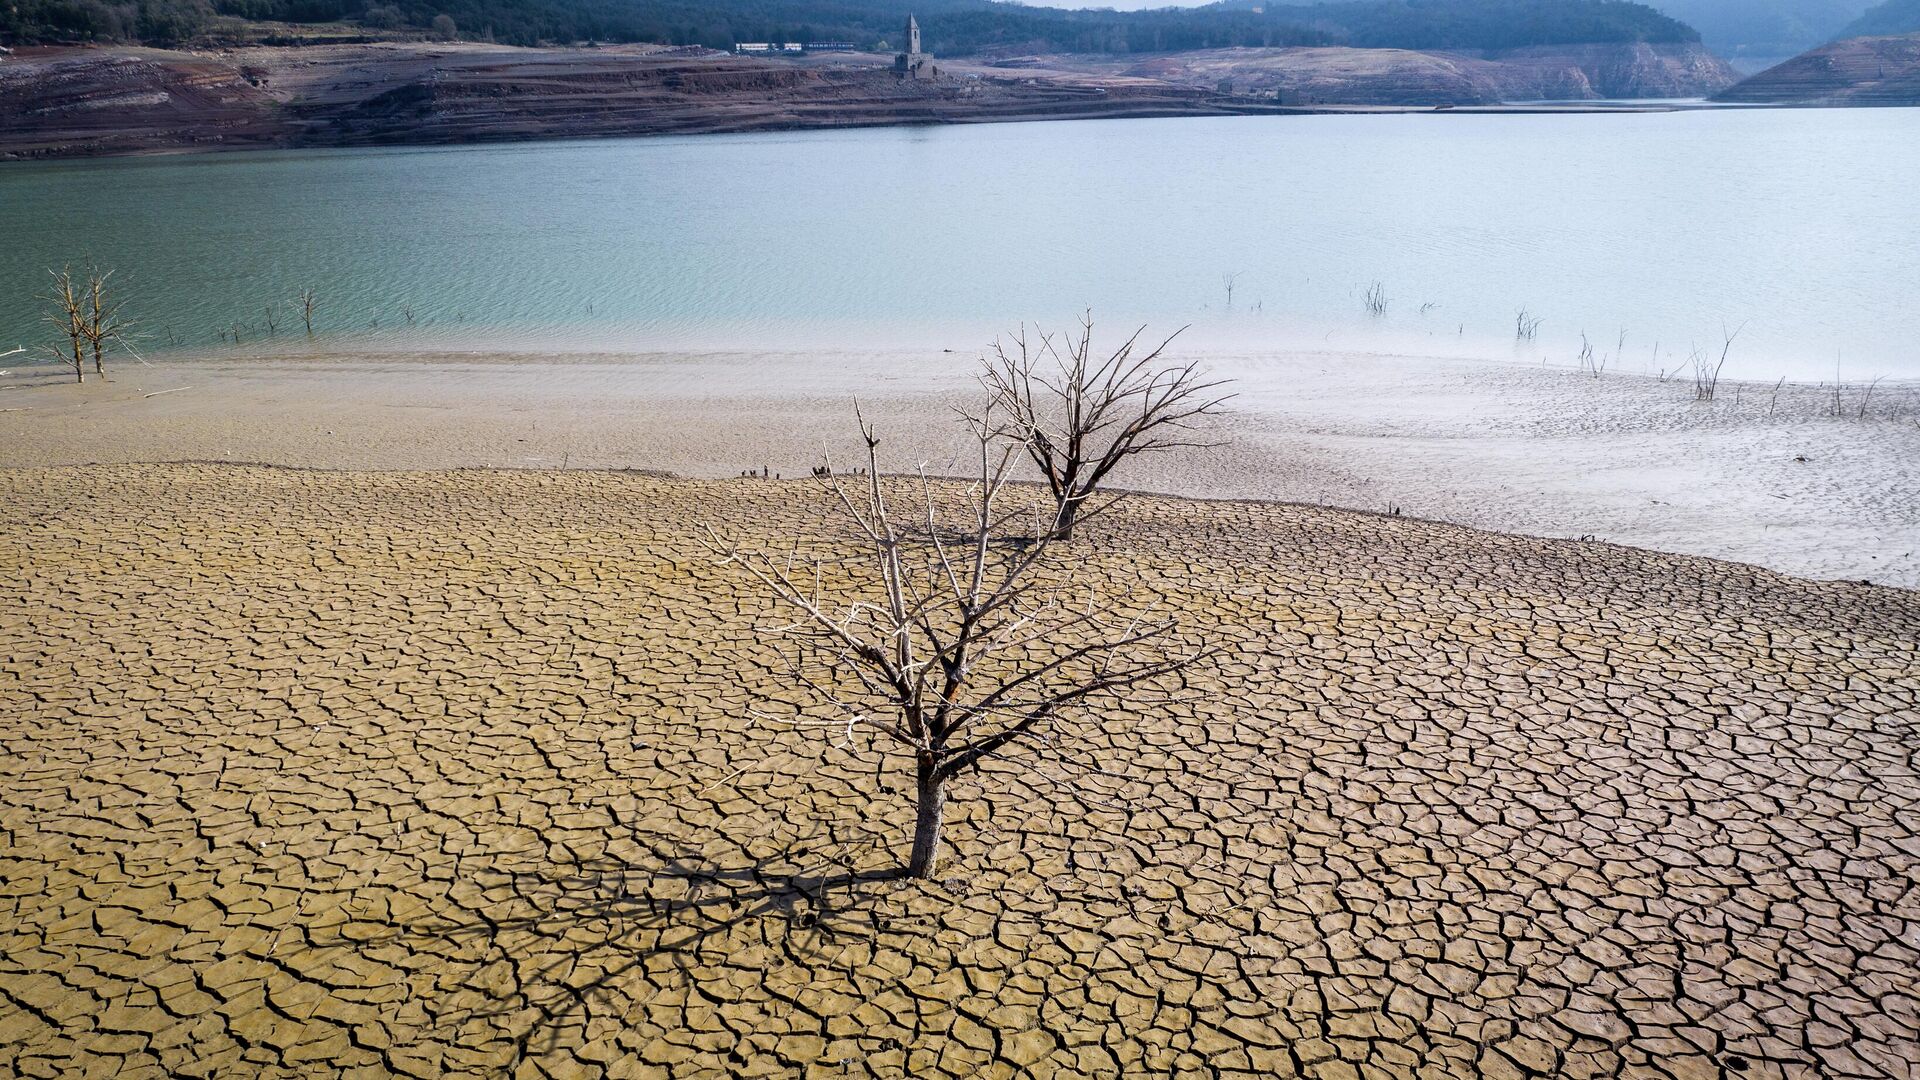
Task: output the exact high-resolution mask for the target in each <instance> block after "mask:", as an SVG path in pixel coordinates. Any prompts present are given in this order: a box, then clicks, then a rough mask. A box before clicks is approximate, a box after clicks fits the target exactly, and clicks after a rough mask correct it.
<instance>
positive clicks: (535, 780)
mask: <svg viewBox="0 0 1920 1080" xmlns="http://www.w3.org/2000/svg"><path fill="white" fill-rule="evenodd" d="M817 507H818V504H817V502H816V501H815V498H814V496H813V494H812V492H811V489H810V488H809V486H808V485H806V484H804V483H795V482H788V483H785V484H781V483H775V482H765V481H727V482H688V481H670V480H661V479H652V478H647V477H642V476H637V475H622V474H605V473H600V474H593V473H495V472H479V471H474V472H454V473H439V474H350V473H326V472H302V471H292V470H279V469H259V468H241V467H226V466H194V465H171V466H116V467H86V468H70V469H49V470H13V471H6V472H0V562H3V563H4V570H5V578H4V582H0V740H4V752H5V753H4V759H3V761H0V768H3V769H4V771H3V772H0V828H3V829H4V832H3V833H0V844H3V846H0V943H3V946H0V1072H3V1073H7V1074H18V1075H29V1076H41V1075H45V1076H52V1075H56V1074H74V1075H78V1074H80V1073H82V1072H84V1073H87V1074H93V1075H109V1074H117V1075H120V1076H129V1077H133V1076H162V1075H179V1076H235V1075H292V1074H299V1075H328V1074H334V1073H352V1074H356V1075H363V1076H374V1075H382V1074H387V1073H402V1074H409V1075H416V1076H436V1075H456V1074H465V1075H487V1076H504V1075H525V1076H533V1075H554V1076H598V1075H605V1076H669V1075H670V1076H694V1075H719V1074H735V1075H770V1076H771V1075H797V1074H802V1073H804V1074H806V1075H829V1076H830V1075H866V1074H873V1073H878V1074H893V1075H899V1074H903V1073H911V1074H913V1075H947V1076H956V1077H957V1076H993V1075H1011V1074H1016V1073H1018V1074H1031V1075H1049V1074H1053V1075H1066V1074H1073V1075H1106V1076H1112V1075H1127V1076H1138V1075H1159V1076H1164V1075H1174V1076H1215V1075H1242V1076H1290V1075H1303V1076H1316V1077H1359V1076H1366V1077H1399V1076H1470V1075H1484V1076H1493V1077H1508V1076H1520V1075H1541V1074H1545V1075H1554V1076H1575V1077H1578V1076H1637V1077H1673V1078H1693V1077H1716V1076H1717V1077H1767V1076H1827V1077H1855V1076H1860V1077H1866V1076H1879V1077H1908V1076H1912V1075H1913V1074H1914V1070H1915V1069H1916V1067H1920V1034H1916V1032H1917V1031H1920V985H1917V983H1920V976H1917V975H1916V971H1917V970H1920V887H1917V886H1916V884H1915V881H1916V878H1917V877H1920V835H1917V833H1920V781H1916V777H1915V772H1914V746H1915V742H1916V733H1915V720H1916V708H1917V705H1920V702H1917V697H1920V658H1917V657H1916V641H1920V594H1916V593H1912V592H1906V591H1900V590H1892V589H1882V588H1865V587H1860V586H1853V585H1844V584H1814V583H1808V582H1801V581H1795V580H1792V579H1788V578H1783V577H1779V576H1776V575H1774V574H1771V573H1768V572H1765V571H1761V570H1755V569H1752V568H1748V567H1743V566H1736V565H1731V564H1723V563H1714V562H1709V561H1705V560H1697V559H1688V558H1681V557H1675V556H1667V555H1655V554H1650V553H1645V552H1639V551H1633V550H1628V549H1623V548H1615V547H1607V546H1601V545H1582V544H1575V543H1568V542H1558V541H1545V540H1534V539H1526V538H1519V537H1510V536H1500V535H1493V534H1487V533H1477V532H1472V531H1469V530H1465V529H1459V528H1453V527H1448V526H1441V525H1434V524H1429V523H1424V522H1417V521H1411V520H1401V519H1394V518H1383V517H1376V516H1366V515H1359V514H1352V513H1343V512H1336V511H1328V510H1320V509H1309V508H1300V507H1290V506H1270V505H1246V504H1206V503H1192V502H1182V501H1177V500H1167V499H1149V498H1141V499H1138V500H1136V501H1133V502H1131V503H1130V504H1129V505H1128V506H1127V508H1126V509H1125V510H1124V511H1123V512H1121V513H1119V514H1117V515H1116V516H1115V517H1114V518H1112V519H1111V520H1110V521H1109V522H1108V523H1107V524H1106V526H1105V527H1104V528H1103V529H1101V530H1099V533H1100V535H1099V536H1098V537H1097V541H1098V542H1097V544H1094V545H1091V546H1085V547H1083V549H1082V550H1083V551H1084V552H1085V553H1086V556H1085V559H1084V563H1083V565H1084V567H1085V568H1086V570H1087V572H1088V573H1090V574H1092V575H1094V576H1095V577H1098V578H1102V579H1105V580H1110V581H1113V582H1115V583H1127V582H1139V583H1141V586H1140V587H1142V588H1145V589H1147V590H1150V591H1155V592H1159V593H1163V594H1165V595H1166V596H1168V597H1169V598H1170V599H1171V600H1172V601H1173V602H1175V603H1177V604H1178V605H1179V606H1180V608H1181V609H1182V610H1183V611H1184V613H1185V616H1186V618H1187V619H1188V621H1189V624H1190V627H1191V636H1192V637H1193V638H1194V639H1195V640H1205V641H1208V642H1212V643H1216V644H1218V645H1220V646H1222V647H1223V651H1222V652H1221V653H1220V654H1219V656H1218V658H1217V659H1216V660H1214V661H1212V662H1211V663H1210V665H1209V666H1207V667H1205V668H1203V669H1200V670H1198V671H1196V672H1195V673H1194V674H1193V676H1192V679H1191V681H1192V683H1193V686H1194V688H1195V690H1196V691H1197V693H1195V694H1193V695H1192V696H1191V697H1189V698H1187V699H1185V700H1183V701H1180V702H1177V703H1175V704H1173V705H1160V706H1155V707H1153V708H1151V709H1140V710H1134V711H1128V710H1123V709H1108V710H1106V711H1105V713H1104V714H1103V715H1102V717H1100V719H1101V720H1102V721H1104V722H1103V723H1100V724H1094V723H1092V722H1091V721H1090V720H1086V719H1082V720H1079V721H1076V722H1074V723H1073V724H1070V725H1067V726H1066V728H1065V730H1064V731H1063V732H1062V734H1063V738H1062V739H1061V740H1060V741H1059V742H1058V744H1057V747H1058V750H1057V752H1054V753H1050V754H1040V755H1037V756H1028V757H1024V758H1019V759H1010V760H1007V761H1003V762H999V763H996V764H994V765H992V766H990V767H989V768H988V769H986V770H985V771H983V772H982V773H980V774H979V775H977V776H971V775H970V776H968V777H967V778H966V779H965V780H964V781H963V782H962V784H961V786H960V788H959V790H958V791H957V792H956V801H955V804H954V806H953V808H952V810H951V812H950V814H951V819H952V821H951V828H950V833H949V836H950V839H951V842H952V850H951V856H950V861H949V863H948V864H947V868H946V871H945V880H943V881H940V882H935V883H915V882H905V881H899V880H895V879H891V878H889V877H888V876H887V871H888V870H889V869H890V868H891V867H893V866H895V865H897V861H898V858H899V857H900V854H901V851H902V848H903V845H904V841H905V836H904V830H905V826H906V823H907V821H908V815H907V805H906V801H905V796H904V792H903V785H902V783H901V779H902V773H901V772H900V771H899V769H898V767H897V766H888V767H881V768H876V761H877V760H878V759H877V758H876V757H875V756H874V755H873V754H871V753H869V752H868V751H867V749H866V748H865V747H864V746H861V745H858V744H856V745H854V746H852V747H849V748H835V747H830V746H828V747H824V748H823V747H821V746H820V745H819V744H814V743H804V744H803V743H801V742H799V741H797V740H796V739H795V738H794V737H792V736H790V735H781V734H779V733H777V732H767V731H765V730H763V728H762V727H760V726H757V725H756V724H755V722H754V719H753V715H752V713H751V712H750V709H751V708H752V707H753V706H754V705H755V703H756V702H759V701H761V700H763V699H766V698H768V697H776V696H778V694H779V690H778V687H777V685H776V682H775V680H774V679H773V678H772V675H771V673H772V672H773V671H774V670H775V665H776V663H777V661H776V660H775V658H774V656H773V655H772V654H770V653H769V652H767V650H766V648H765V647H764V646H763V645H761V644H759V643H757V642H756V641H755V640H754V639H753V637H752V636H751V634H750V630H751V628H752V627H753V626H754V625H755V624H756V623H759V622H764V621H765V620H766V619H767V618H768V617H769V612H768V610H767V608H766V607H765V606H764V605H763V603H762V601H761V600H760V598H759V597H758V596H757V595H756V594H755V593H754V592H753V591H752V590H751V589H750V588H749V587H748V586H747V585H746V584H745V583H744V581H743V580H742V579H741V578H740V577H739V576H737V575H736V574H734V573H732V572H730V571H729V570H728V569H727V568H722V567H716V566H714V565H713V564H712V562H711V560H710V559H709V558H708V557H707V556H706V555H705V553H704V552H703V551H702V550H701V549H700V547H699V545H698V544H697V542H696V533H695V530H696V526H697V524H698V523H700V522H702V521H712V522H714V523H716V524H717V525H719V526H720V527H721V528H723V529H729V530H732V531H734V532H735V533H738V534H741V535H753V536H759V537H763V538H770V537H773V536H775V535H776V534H777V532H778V531H779V530H781V529H787V528H791V529H798V530H801V531H802V532H815V533H817V532H820V531H822V530H825V529H826V528H827V519H826V518H824V517H823V516H822V515H821V514H820V512H819V511H818V509H817ZM816 763H817V764H816Z"/></svg>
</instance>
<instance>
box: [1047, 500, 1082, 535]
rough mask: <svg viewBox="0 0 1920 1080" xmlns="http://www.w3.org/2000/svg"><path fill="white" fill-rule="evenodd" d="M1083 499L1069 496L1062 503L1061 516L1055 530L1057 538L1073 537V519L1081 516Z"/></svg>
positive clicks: (1054, 533)
mask: <svg viewBox="0 0 1920 1080" xmlns="http://www.w3.org/2000/svg"><path fill="white" fill-rule="evenodd" d="M1082 501H1083V500H1081V499H1076V498H1071V497H1069V498H1068V499H1067V500H1066V501H1065V502H1062V503H1061V504H1060V517H1059V519H1058V521H1057V522H1056V527H1055V528H1054V530H1053V538H1054V539H1055V540H1071V539H1073V520H1074V519H1075V518H1077V517H1079V516H1080V503H1081V502H1082Z"/></svg>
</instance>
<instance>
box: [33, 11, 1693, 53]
mask: <svg viewBox="0 0 1920 1080" xmlns="http://www.w3.org/2000/svg"><path fill="white" fill-rule="evenodd" d="M909 10H911V11H913V12H914V13H915V14H916V15H917V16H918V17H919V19H920V22H921V25H922V26H923V27H924V28H925V36H926V42H927V47H928V48H929V49H931V50H933V51H936V52H939V53H942V54H945V55H953V56H958V55H970V54H978V53H981V52H988V51H1003V50H1004V51H1022V52H1117V53H1135V52H1167V51H1174V50H1182V49H1202V48H1221V47H1227V46H1279V45H1353V46H1363V47H1392V48H1409V49H1447V48H1456V49H1502V48H1515V47H1520V46H1526V45H1562V44H1572V43H1586V42H1631V41H1649V42H1692V41H1697V40H1699V35H1698V34H1696V33H1695V32H1694V31H1693V30H1692V29H1691V28H1690V27H1688V26H1687V25H1685V24H1684V23H1681V22H1678V21H1676V20H1674V19H1672V18H1669V17H1667V16H1665V15H1662V14H1660V13H1659V12H1656V11H1654V10H1653V9H1652V8H1649V7H1646V6H1644V5H1641V4H1637V3H1627V2H1624V0H1351V2H1345V3H1331V4H1320V5H1301V6H1286V5H1271V4H1262V3H1259V2H1258V0H1229V2H1226V3H1219V4H1214V5H1211V6H1208V7H1202V8H1185V9H1162V10H1158V11H1134V12H1116V11H1108V10H1098V11H1083V10H1061V9H1055V8H1045V7H1026V6H1022V5H1017V4H1007V3H994V2H990V0H912V2H911V3H905V2H898V0H0V41H6V42H8V43H11V44H20V43H50V42H106V41H141V42H146V43H149V44H162V45H165V44H178V43H183V42H192V41H200V42H209V43H211V42H219V41H222V40H239V39H250V40H259V39H260V37H261V36H262V35H261V33H260V30H261V27H260V24H262V23H266V24H275V23H278V24H296V25H299V26H302V27H309V28H318V27H332V28H335V29H337V30H338V31H340V32H342V33H347V34H354V33H363V34H372V35H392V34H396V33H405V32H408V31H418V32H428V31H437V32H439V33H441V34H442V35H458V36H460V37H463V38H473V39H479V40H490V41H498V42H503V43H507V44H518V45H533V44H540V43H560V44H564V43H573V42H582V41H604V42H657V43H660V44H668V45H705V46H710V47H713V48H722V49H724V48H730V47H731V46H733V45H734V44H735V43H737V42H742V41H826V40H833V41H847V42H852V43H854V44H856V45H858V46H860V47H862V48H869V49H886V48H891V47H894V46H896V45H897V44H898V43H899V37H900V30H899V28H900V25H901V24H902V23H903V22H904V21H905V16H906V14H907V12H908V11H909Z"/></svg>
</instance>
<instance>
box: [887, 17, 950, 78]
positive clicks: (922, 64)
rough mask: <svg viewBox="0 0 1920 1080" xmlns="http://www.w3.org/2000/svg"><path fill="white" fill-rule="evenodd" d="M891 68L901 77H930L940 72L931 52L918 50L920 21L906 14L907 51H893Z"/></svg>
mask: <svg viewBox="0 0 1920 1080" xmlns="http://www.w3.org/2000/svg"><path fill="white" fill-rule="evenodd" d="M893 70H894V73H895V74H896V75H899V76H900V77H901V78H903V79H931V78H935V77H937V76H938V75H939V74H940V69H939V68H936V67H934V66H933V54H932V53H924V52H921V51H920V22H919V20H918V19H915V18H914V17H913V16H912V15H908V16H907V51H906V52H903V53H895V54H894V57H893Z"/></svg>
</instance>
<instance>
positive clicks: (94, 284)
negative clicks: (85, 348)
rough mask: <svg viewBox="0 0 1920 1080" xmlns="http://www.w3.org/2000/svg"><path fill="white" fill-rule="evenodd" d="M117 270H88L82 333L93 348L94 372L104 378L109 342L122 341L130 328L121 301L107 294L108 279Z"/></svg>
mask: <svg viewBox="0 0 1920 1080" xmlns="http://www.w3.org/2000/svg"><path fill="white" fill-rule="evenodd" d="M112 276H113V271H111V270H108V271H107V272H105V273H101V272H100V271H99V270H91V271H88V273H87V284H86V303H85V305H84V307H83V310H82V312H81V320H80V332H81V334H82V335H84V336H85V337H86V339H87V344H88V345H90V346H92V348H93V373H94V374H95V375H99V376H101V377H103V378H104V377H105V376H106V374H107V367H106V351H107V343H108V342H111V341H116V340H119V338H120V337H121V335H122V334H124V333H125V332H126V330H127V325H126V323H125V321H124V320H122V319H121V317H120V304H119V302H118V301H115V300H113V299H111V298H110V297H109V296H108V295H107V279H108V278H111V277H112Z"/></svg>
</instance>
